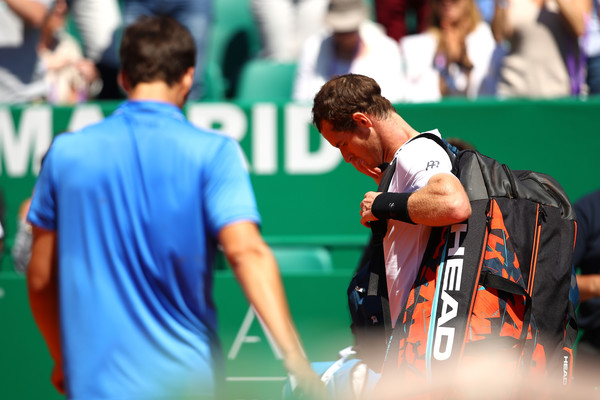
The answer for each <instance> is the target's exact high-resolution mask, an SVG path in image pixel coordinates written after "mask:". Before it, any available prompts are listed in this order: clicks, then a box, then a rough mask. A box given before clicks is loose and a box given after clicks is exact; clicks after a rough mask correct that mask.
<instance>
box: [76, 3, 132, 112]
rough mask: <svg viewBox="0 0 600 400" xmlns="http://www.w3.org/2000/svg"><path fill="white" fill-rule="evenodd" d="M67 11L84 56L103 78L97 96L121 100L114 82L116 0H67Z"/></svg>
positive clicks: (116, 68) (118, 24) (118, 23)
mask: <svg viewBox="0 0 600 400" xmlns="http://www.w3.org/2000/svg"><path fill="white" fill-rule="evenodd" d="M67 2H68V4H69V14H70V17H71V19H72V21H73V23H74V26H75V28H76V29H77V32H78V34H79V39H80V40H81V43H82V44H83V53H84V55H85V57H86V58H89V59H91V60H92V61H93V62H94V63H95V64H96V69H97V70H98V71H99V73H100V76H101V77H102V81H103V85H102V90H101V91H100V93H99V94H98V96H97V98H98V99H104V100H113V99H124V98H125V96H124V94H123V92H121V89H120V88H119V85H118V83H117V75H118V72H119V56H118V43H119V41H120V38H119V36H120V33H121V27H122V23H123V19H122V17H121V10H120V8H119V1H118V0H68V1H67Z"/></svg>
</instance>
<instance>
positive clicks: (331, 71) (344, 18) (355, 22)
mask: <svg viewBox="0 0 600 400" xmlns="http://www.w3.org/2000/svg"><path fill="white" fill-rule="evenodd" d="M325 25H326V26H327V29H325V30H323V31H322V32H319V33H318V34H315V35H312V36H311V37H309V38H308V39H307V40H306V41H305V42H304V44H303V47H302V50H301V54H300V57H299V59H298V68H297V72H296V77H295V81H294V90H293V99H294V100H295V101H299V102H307V101H312V100H313V97H314V95H315V94H316V93H317V92H318V91H319V89H320V88H321V86H323V84H324V83H325V82H327V81H328V80H329V79H330V78H332V77H334V76H337V75H344V74H348V73H355V74H361V75H366V76H369V77H371V78H373V79H375V80H376V81H377V82H378V83H379V85H380V86H381V90H382V93H383V95H384V96H385V97H386V98H388V99H389V100H390V101H392V102H397V101H400V100H402V98H403V95H402V93H403V84H402V72H401V59H400V52H399V49H398V45H397V42H396V41H395V40H393V39H391V38H390V37H388V36H387V35H386V34H385V32H384V31H383V28H382V27H381V26H379V25H378V24H376V23H375V22H373V21H372V20H370V19H369V18H368V14H367V9H366V7H365V4H364V2H363V0H330V4H329V9H328V12H327V14H326V16H325Z"/></svg>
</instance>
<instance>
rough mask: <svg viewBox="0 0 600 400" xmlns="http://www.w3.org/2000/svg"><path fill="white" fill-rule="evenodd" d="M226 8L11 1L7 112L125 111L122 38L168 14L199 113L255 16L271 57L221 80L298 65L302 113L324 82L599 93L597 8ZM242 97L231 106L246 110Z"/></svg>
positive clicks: (489, 4) (254, 25)
mask: <svg viewBox="0 0 600 400" xmlns="http://www.w3.org/2000/svg"><path fill="white" fill-rule="evenodd" d="M218 1H219V2H221V3H217V2H216V1H215V0H176V1H166V0H152V1H140V0H6V1H3V2H2V3H0V103H22V102H32V101H48V102H50V103H53V104H76V103H80V102H84V101H87V100H89V99H98V100H116V99H123V98H124V97H123V93H122V92H121V90H120V89H119V86H118V83H117V75H118V70H119V60H118V56H117V51H118V49H117V43H118V41H119V36H120V34H121V32H122V29H123V27H124V26H127V25H128V24H130V23H131V22H133V21H134V20H135V19H136V18H137V17H138V16H140V15H143V14H151V15H157V14H168V15H170V16H173V17H175V18H177V19H178V20H180V21H181V22H182V23H183V24H184V25H185V26H186V27H187V28H188V29H189V30H190V32H191V33H192V35H193V36H194V39H195V41H196V46H197V59H196V65H197V67H196V85H195V86H194V88H193V90H192V92H191V94H190V100H192V101H202V100H211V97H210V96H209V94H208V90H207V89H206V86H210V85H211V84H213V85H214V83H213V82H211V78H210V76H211V75H208V74H207V72H206V70H207V69H208V68H209V65H210V63H213V64H214V63H215V60H213V59H211V58H214V57H213V56H211V54H215V53H217V52H216V51H215V50H214V49H212V50H211V48H210V47H211V46H219V45H220V46H226V45H227V44H228V43H227V42H226V41H221V42H217V41H216V40H214V38H215V37H217V36H218V35H219V34H220V33H221V32H219V29H220V28H221V27H220V26H221V25H222V24H223V22H224V21H227V18H228V13H229V12H230V13H231V15H232V16H233V12H234V11H238V10H235V7H237V8H243V6H245V7H247V9H248V13H249V14H250V15H249V16H248V18H249V19H250V20H251V26H250V29H251V30H253V31H255V33H256V36H257V37H258V38H259V48H258V49H257V51H249V52H248V54H249V56H248V57H246V58H245V59H243V58H239V57H238V58H235V57H233V58H230V59H225V60H216V66H217V68H218V69H221V70H225V69H227V67H229V66H228V65H224V64H226V63H237V64H245V63H248V62H250V61H251V60H252V59H264V60H271V61H273V62H275V63H292V64H294V66H295V79H294V80H293V82H291V83H290V85H292V86H293V87H292V89H291V95H290V100H295V101H311V100H312V96H314V94H315V93H316V91H317V90H318V89H319V87H320V86H321V85H322V84H323V83H324V82H325V81H327V80H328V79H329V78H331V77H332V76H334V75H341V74H344V73H360V74H364V75H368V76H371V77H373V78H375V79H376V80H377V81H378V82H379V83H380V85H381V86H382V90H383V91H384V92H385V95H386V97H388V98H389V99H391V100H393V101H395V102H434V101H439V100H441V99H443V98H446V97H465V98H469V99H475V98H479V97H483V96H487V97H498V98H559V97H568V96H586V95H593V94H597V93H599V92H600V78H599V75H600V73H599V71H600V61H599V60H600V58H599V57H600V27H599V22H598V13H599V11H598V0H244V1H245V3H243V4H240V3H239V2H234V1H231V0H218ZM218 7H219V9H220V10H221V14H222V15H219V16H217V15H216V14H217V13H216V9H217V8H218ZM227 7H230V9H229V10H228V9H227ZM248 46H249V45H248ZM238 52H239V50H238ZM235 67H237V68H234V70H236V71H238V72H239V71H240V70H241V69H243V65H237V66H235ZM220 73H221V75H223V71H220ZM229 84H230V86H232V85H233V86H234V85H235V84H236V81H235V80H232V81H231V82H229ZM229 89H230V90H228V91H227V94H226V95H224V96H223V97H224V98H223V100H228V99H232V98H233V99H235V93H236V91H235V88H231V87H230V88H229ZM213 99H214V98H213Z"/></svg>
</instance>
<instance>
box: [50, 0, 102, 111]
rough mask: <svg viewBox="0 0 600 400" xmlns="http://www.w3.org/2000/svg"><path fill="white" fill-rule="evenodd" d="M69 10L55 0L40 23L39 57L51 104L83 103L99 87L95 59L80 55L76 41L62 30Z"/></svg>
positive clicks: (62, 1) (100, 85)
mask: <svg viewBox="0 0 600 400" xmlns="http://www.w3.org/2000/svg"><path fill="white" fill-rule="evenodd" d="M68 9H69V8H68V5H67V2H66V0H56V1H55V3H54V4H53V5H52V7H51V8H50V10H49V11H48V14H47V16H46V18H45V20H44V23H43V24H42V35H41V40H40V45H39V57H40V59H41V61H42V68H43V69H44V72H45V79H46V84H47V86H48V94H47V100H48V101H49V102H50V103H52V104H66V105H72V104H76V103H80V102H84V101H86V100H88V99H90V98H92V97H94V96H96V95H97V94H98V93H99V92H100V89H101V88H102V80H101V79H100V77H99V74H98V71H97V70H96V66H95V65H94V62H93V61H92V60H90V59H86V58H84V57H83V52H82V50H81V47H80V45H79V43H78V42H77V40H76V39H75V38H74V37H73V36H71V35H70V34H69V33H67V32H66V31H65V24H66V16H67V12H68Z"/></svg>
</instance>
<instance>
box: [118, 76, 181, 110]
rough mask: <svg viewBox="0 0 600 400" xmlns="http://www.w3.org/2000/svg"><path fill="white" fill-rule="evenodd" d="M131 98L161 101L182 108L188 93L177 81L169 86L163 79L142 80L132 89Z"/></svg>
mask: <svg viewBox="0 0 600 400" xmlns="http://www.w3.org/2000/svg"><path fill="white" fill-rule="evenodd" d="M129 99H130V100H153V101H160V102H163V103H171V104H174V105H176V106H177V107H179V108H181V107H183V105H184V104H185V101H186V93H184V90H183V88H182V87H181V85H179V84H177V83H176V84H174V85H172V86H169V85H167V84H166V83H165V82H163V81H155V82H141V83H138V84H137V85H136V86H135V87H134V88H133V89H131V91H130V92H129Z"/></svg>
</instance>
